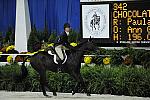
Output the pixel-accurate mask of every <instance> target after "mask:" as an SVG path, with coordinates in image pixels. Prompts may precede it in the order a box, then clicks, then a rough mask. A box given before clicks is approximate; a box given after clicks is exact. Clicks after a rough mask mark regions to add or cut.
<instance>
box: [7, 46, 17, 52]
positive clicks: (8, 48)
mask: <svg viewBox="0 0 150 100" xmlns="http://www.w3.org/2000/svg"><path fill="white" fill-rule="evenodd" d="M13 49H15V46H14V45H11V46H8V47H7V48H6V52H8V51H9V50H13Z"/></svg>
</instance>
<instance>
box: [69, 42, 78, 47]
mask: <svg viewBox="0 0 150 100" xmlns="http://www.w3.org/2000/svg"><path fill="white" fill-rule="evenodd" d="M70 45H71V46H73V47H76V46H77V45H78V44H77V43H75V42H72V43H70Z"/></svg>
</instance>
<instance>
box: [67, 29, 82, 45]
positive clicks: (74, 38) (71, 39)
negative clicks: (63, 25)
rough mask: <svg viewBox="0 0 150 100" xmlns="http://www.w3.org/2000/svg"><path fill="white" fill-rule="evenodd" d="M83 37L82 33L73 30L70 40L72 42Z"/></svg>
mask: <svg viewBox="0 0 150 100" xmlns="http://www.w3.org/2000/svg"><path fill="white" fill-rule="evenodd" d="M80 38H81V34H80V33H78V32H76V31H75V30H71V32H70V34H69V36H68V41H69V42H70V43H71V42H76V43H77V42H78V41H79V40H80Z"/></svg>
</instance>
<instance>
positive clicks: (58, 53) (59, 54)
mask: <svg viewBox="0 0 150 100" xmlns="http://www.w3.org/2000/svg"><path fill="white" fill-rule="evenodd" d="M48 54H50V55H52V56H54V62H55V63H56V64H59V65H62V64H64V63H65V62H66V61H67V54H66V50H65V49H62V47H61V45H59V46H56V47H51V49H49V50H48Z"/></svg>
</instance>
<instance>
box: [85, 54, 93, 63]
mask: <svg viewBox="0 0 150 100" xmlns="http://www.w3.org/2000/svg"><path fill="white" fill-rule="evenodd" d="M84 62H85V64H90V63H91V62H92V57H90V56H86V57H84Z"/></svg>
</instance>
